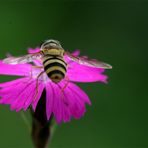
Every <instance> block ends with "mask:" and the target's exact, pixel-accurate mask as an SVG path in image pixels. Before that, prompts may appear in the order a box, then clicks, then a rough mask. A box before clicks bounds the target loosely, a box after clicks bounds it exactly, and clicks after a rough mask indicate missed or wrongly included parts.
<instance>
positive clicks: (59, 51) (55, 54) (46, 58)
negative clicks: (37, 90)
mask: <svg viewBox="0 0 148 148" xmlns="http://www.w3.org/2000/svg"><path fill="white" fill-rule="evenodd" d="M64 56H67V57H68V58H69V59H70V60H72V61H75V62H77V63H79V64H82V65H85V66H90V67H96V68H104V69H111V68H112V66H111V65H109V64H107V63H104V62H100V61H97V60H94V59H88V58H87V57H76V56H74V55H72V54H70V53H69V52H67V51H65V50H64V49H63V48H62V46H61V44H60V42H59V41H57V40H53V39H50V40H47V41H45V42H44V43H42V44H41V47H40V51H39V52H37V53H34V54H28V55H25V56H21V57H8V58H6V59H4V60H3V62H4V63H6V64H24V63H29V62H33V61H34V60H38V59H39V60H41V61H42V64H43V66H42V68H44V71H43V72H41V73H40V74H39V76H38V77H40V76H41V75H42V73H44V72H46V74H47V76H48V77H49V78H50V79H51V81H52V82H54V83H58V82H60V81H61V80H62V79H64V78H65V75H66V72H67V63H66V61H65V60H64Z"/></svg>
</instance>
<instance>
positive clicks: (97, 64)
mask: <svg viewBox="0 0 148 148" xmlns="http://www.w3.org/2000/svg"><path fill="white" fill-rule="evenodd" d="M65 55H66V56H67V57H68V58H69V59H70V60H72V61H75V62H77V63H79V64H82V65H86V66H90V67H96V68H104V69H111V68H112V66H111V65H109V64H107V63H104V62H101V61H97V60H96V59H89V58H88V57H86V56H84V57H76V56H74V55H72V54H70V53H69V52H65Z"/></svg>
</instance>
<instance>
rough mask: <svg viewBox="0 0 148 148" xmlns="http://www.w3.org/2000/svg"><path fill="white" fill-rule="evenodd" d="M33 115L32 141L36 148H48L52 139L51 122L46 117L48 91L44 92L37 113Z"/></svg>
mask: <svg viewBox="0 0 148 148" xmlns="http://www.w3.org/2000/svg"><path fill="white" fill-rule="evenodd" d="M31 113H32V141H33V143H34V146H35V148H47V146H48V143H49V139H50V127H51V121H52V117H51V118H50V120H49V121H48V120H47V117H46V91H45V90H44V91H43V93H42V96H41V98H40V99H39V102H38V104H37V107H36V110H35V112H34V111H33V110H31Z"/></svg>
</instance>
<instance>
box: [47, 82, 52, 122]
mask: <svg viewBox="0 0 148 148" xmlns="http://www.w3.org/2000/svg"><path fill="white" fill-rule="evenodd" d="M53 103H54V96H53V90H52V86H51V84H50V83H47V84H46V115H47V119H48V120H49V119H50V117H51V114H52V112H53Z"/></svg>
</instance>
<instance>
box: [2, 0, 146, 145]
mask: <svg viewBox="0 0 148 148" xmlns="http://www.w3.org/2000/svg"><path fill="white" fill-rule="evenodd" d="M147 28H148V1H146V0H145V1H142V0H141V1H140V0H139V1H138V0H137V1H134V0H132V1H128V0H126V1H120V0H110V1H109V0H101V1H93V0H92V1H91V0H90V1H84V0H71V1H68V0H67V1H66V0H65V1H63V0H61V1H57V0H55V1H50V0H6V1H4V0H3V1H2V0H1V1H0V58H1V59H2V58H4V57H5V54H6V53H8V52H11V53H12V54H13V55H17V56H18V55H23V54H26V49H27V48H28V47H36V46H38V45H39V44H40V43H41V42H42V41H43V40H45V39H50V38H53V39H57V40H59V41H61V43H62V45H63V47H64V48H65V49H66V50H69V51H73V50H74V49H80V50H81V53H82V55H88V56H89V57H92V58H96V59H100V60H102V61H105V62H108V63H110V64H112V65H113V69H112V70H107V71H106V74H107V75H108V76H109V83H108V84H107V85H106V84H101V83H87V84H79V86H81V88H83V89H84V90H85V92H86V93H87V94H88V95H89V97H90V99H91V101H92V106H91V107H90V106H87V112H86V114H85V116H84V117H83V118H82V119H80V120H72V121H71V122H70V123H66V124H62V125H60V126H59V127H58V129H57V131H56V133H55V135H54V137H53V140H52V142H51V148H143V147H144V148H148V115H147V114H148V108H147V106H148V101H147V100H148V97H147V96H148V95H147V91H148V90H147V88H148V87H147V83H148V79H147V74H148V66H147V64H148V48H147V47H148V45H147V44H148V29H147ZM11 79H14V78H13V77H9V76H0V82H4V81H8V80H11ZM14 91H15V90H14ZM0 147H2V148H32V147H33V145H32V142H31V138H30V134H29V132H28V130H27V128H26V125H25V123H24V121H23V120H22V118H21V116H20V113H15V112H12V111H10V110H9V107H8V106H0Z"/></svg>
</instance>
